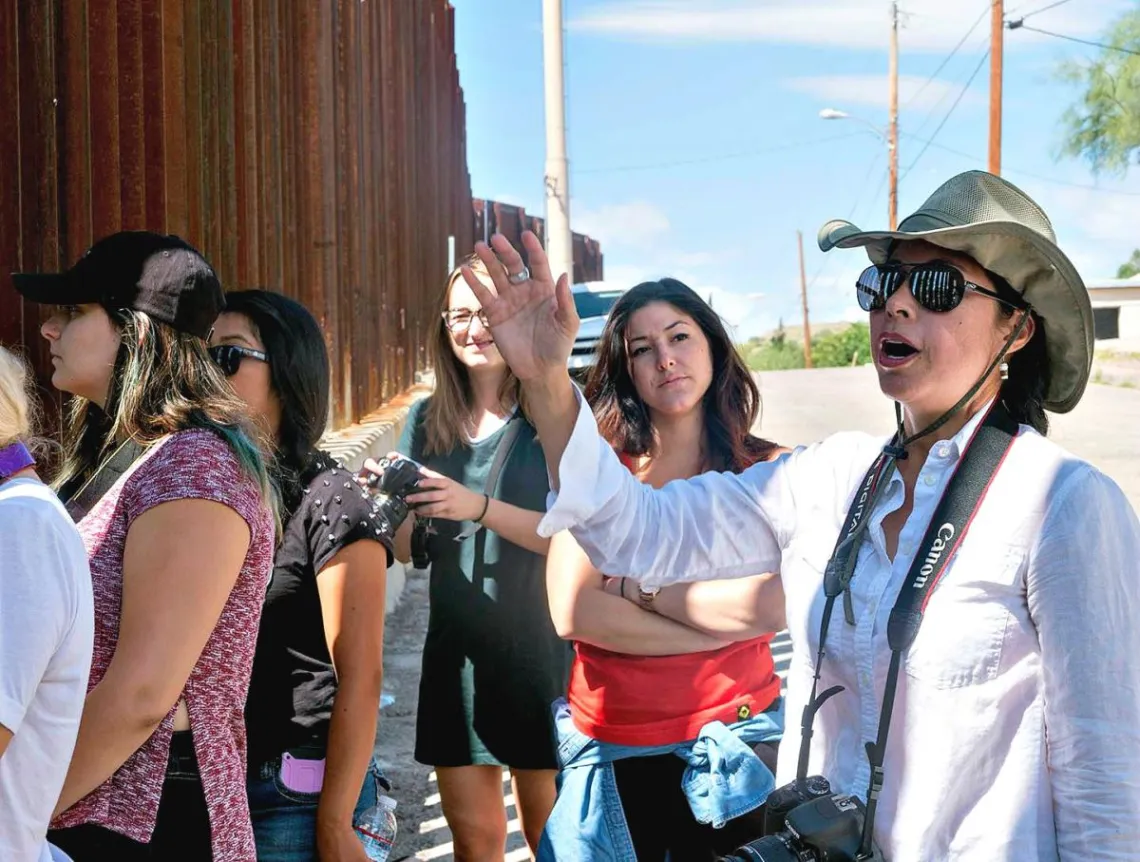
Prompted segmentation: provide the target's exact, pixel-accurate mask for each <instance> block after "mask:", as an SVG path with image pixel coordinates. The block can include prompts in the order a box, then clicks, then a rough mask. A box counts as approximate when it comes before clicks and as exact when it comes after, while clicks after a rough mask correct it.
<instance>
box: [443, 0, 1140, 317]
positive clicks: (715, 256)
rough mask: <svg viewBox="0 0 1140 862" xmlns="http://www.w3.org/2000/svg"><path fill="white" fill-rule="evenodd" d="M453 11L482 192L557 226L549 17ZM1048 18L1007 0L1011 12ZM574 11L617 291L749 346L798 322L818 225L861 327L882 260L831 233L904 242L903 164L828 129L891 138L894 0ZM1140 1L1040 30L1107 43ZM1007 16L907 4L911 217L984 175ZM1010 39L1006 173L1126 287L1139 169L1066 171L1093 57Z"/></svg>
mask: <svg viewBox="0 0 1140 862" xmlns="http://www.w3.org/2000/svg"><path fill="white" fill-rule="evenodd" d="M453 2H454V5H455V7H456V29H457V33H456V43H457V44H456V52H457V54H458V58H459V71H460V80H461V84H462V86H463V88H464V91H465V95H466V101H467V135H468V145H467V146H468V150H467V152H468V165H469V168H470V171H471V182H472V191H473V193H474V194H475V195H476V196H478V197H489V198H493V199H496V200H501V201H506V202H509V203H514V204H518V205H521V206H525V207H526V208H527V210H528V211H529V212H532V213H534V214H538V215H541V214H542V212H543V192H542V188H543V186H542V177H543V166H544V161H545V142H544V113H543V79H542V31H541V27H542V3H541V0H453ZM1049 3H1050V0H1006V7H1007V10H1008V11H1007V17H1009V18H1012V19H1016V18H1018V17H1020V16H1021V15H1025V14H1027V13H1031V12H1034V11H1035V10H1038V9H1041V8H1042V7H1044V6H1047V5H1049ZM563 4H564V12H565V19H566V21H565V24H566V42H565V55H566V56H565V59H566V96H567V126H568V131H567V143H568V150H569V157H570V192H571V221H572V224H573V227H574V229H575V230H577V231H582V232H585V233H589V234H590V235H591V236H594V237H595V238H597V239H598V240H600V241H601V243H602V250H603V252H604V254H605V266H606V281H607V282H611V281H613V282H616V283H617V284H619V285H621V286H630V285H632V284H634V283H636V282H637V281H640V280H643V279H645V278H652V277H658V276H664V275H671V276H674V277H677V278H681V279H682V280H684V281H686V282H687V283H688V284H689V285H691V286H692V287H693V288H695V289H697V290H699V291H700V292H701V293H702V294H703V295H706V296H712V298H713V302H714V305H715V307H716V308H717V309H718V310H719V311H720V312H721V314H722V315H723V316H724V317H725V318H726V320H728V322H729V323H731V324H732V325H733V326H735V327H736V330H737V334H738V336H739V337H741V338H746V337H748V336H751V335H755V334H759V333H763V332H766V331H768V330H770V329H771V328H772V327H774V326H775V325H776V323H777V321H778V320H779V319H781V318H782V319H784V320H785V321H786V322H787V323H789V324H793V323H798V322H799V320H800V305H799V275H798V273H799V269H798V258H797V253H796V231H797V230H802V231H803V233H804V249H805V254H806V257H807V274H808V279H809V283H810V304H811V313H812V319H813V320H815V321H833V320H841V319H852V320H854V319H859V317H860V315H861V313H860V312H859V310H858V306H857V305H856V304H855V301H854V296H853V290H852V287H851V285H852V284H853V283H854V278H855V275H856V274H857V273H858V271H859V270H860V269H861V268H862V267H863V266H865V265H866V260H865V257H863V256H862V255H861V253H859V252H832V253H831V254H829V255H823V254H821V253H820V252H819V251H818V247H817V246H816V242H815V237H816V233H817V231H818V229H819V227H820V225H821V224H823V223H824V222H825V221H827V220H828V219H830V218H835V217H841V218H851V219H852V220H853V221H855V222H856V223H857V224H859V225H861V226H865V227H884V226H886V221H887V192H886V168H887V158H886V147H885V146H884V144H883V143H882V142H881V140H880V139H879V138H878V137H876V136H875V134H874V133H873V132H872V131H870V130H869V129H868V128H866V127H865V126H863V125H861V124H859V123H857V122H854V121H852V120H830V121H827V120H821V119H819V112H820V110H821V109H823V108H828V107H831V108H837V109H841V110H845V111H848V112H849V113H851V114H853V115H858V116H860V117H863V118H865V119H866V120H868V121H870V122H871V123H874V124H877V125H880V126H884V125H885V124H886V121H887V74H886V73H887V38H888V33H889V3H888V2H887V0H563ZM1134 4H1135V0H1069V2H1066V3H1064V4H1062V5H1060V6H1058V7H1057V8H1055V9H1051V10H1048V11H1045V12H1042V13H1041V14H1039V15H1033V16H1032V17H1030V18H1029V19H1028V20H1027V21H1026V24H1027V25H1033V26H1035V27H1037V28H1040V29H1043V30H1050V31H1053V32H1057V33H1063V34H1067V35H1071V36H1075V37H1079V38H1085V39H1094V40H1095V39H1097V38H1098V36H1100V35H1101V33H1102V32H1103V30H1104V28H1105V27H1106V26H1107V25H1108V24H1109V23H1110V22H1111V21H1112V20H1113V19H1114V17H1115V16H1117V15H1118V14H1120V12H1122V11H1124V10H1126V9H1128V8H1130V7H1132V6H1134ZM989 5H990V4H989V0H901V2H900V9H901V11H902V15H903V28H902V29H901V31H900V45H901V48H900V75H901V83H900V95H901V97H900V103H901V105H902V109H901V111H900V120H899V125H900V130H901V140H900V146H899V163H900V172H901V173H902V174H903V176H902V180H901V182H900V186H899V212H900V217H903V216H905V215H906V214H907V213H908V212H910V211H912V210H914V209H915V208H917V207H918V206H919V205H920V204H921V203H922V201H923V200H924V199H925V198H926V197H927V195H929V193H930V192H931V191H933V190H934V188H935V187H937V186H938V185H939V184H940V183H941V182H942V181H943V180H945V179H947V178H948V177H950V176H952V175H953V174H955V173H958V172H959V171H963V170H968V169H970V168H979V167H980V168H984V167H985V165H986V147H987V135H988V94H989V64H988V61H984V62H983V55H984V52H985V51H986V49H987V48H988V47H989V33H990V26H989V24H990V20H989V15H988V12H987V11H986V10H988V8H989ZM976 22H977V26H976V27H974V29H973V30H972V31H971V29H970V28H971V26H972V25H974V24H975V23H976ZM967 33H969V36H968V37H967V38H966V41H965V43H964V44H963V46H962V48H961V49H960V50H959V51H958V52H957V53H956V54H954V55H953V56H952V57H950V59H949V61H948V62H946V63H945V66H944V68H942V70H941V71H940V72H938V75H937V77H933V78H932V77H931V76H932V75H933V73H935V71H936V70H938V67H939V66H940V64H942V63H943V62H944V61H946V60H947V57H948V56H949V55H950V54H951V51H952V49H953V48H954V46H955V45H956V44H958V42H959V41H960V40H962V38H963V37H964V36H967ZM1005 44H1006V56H1005V85H1004V86H1005V100H1004V101H1005V120H1004V133H1005V135H1004V147H1003V165H1002V167H1003V174H1004V175H1005V176H1006V177H1007V178H1009V179H1010V180H1011V181H1013V182H1014V183H1016V184H1018V185H1019V186H1021V187H1022V188H1023V189H1024V190H1025V191H1026V192H1028V193H1029V194H1030V195H1031V196H1032V197H1033V198H1035V199H1036V200H1037V201H1038V203H1040V204H1041V205H1042V206H1043V207H1044V208H1045V210H1046V212H1048V214H1049V215H1050V217H1051V219H1052V221H1053V224H1054V227H1055V228H1056V230H1057V234H1058V237H1059V240H1060V243H1061V246H1062V248H1063V249H1064V250H1065V251H1066V252H1067V253H1068V254H1069V256H1070V257H1072V258H1073V260H1074V262H1075V263H1076V265H1077V267H1078V269H1079V270H1080V271H1081V273H1082V275H1084V277H1085V279H1086V281H1093V280H1096V279H1099V278H1104V277H1111V276H1112V275H1114V274H1115V270H1116V267H1117V266H1118V265H1119V264H1120V263H1122V262H1123V261H1124V260H1126V259H1127V258H1128V256H1129V255H1130V253H1131V251H1132V249H1133V248H1135V247H1137V246H1140V170H1134V171H1133V172H1132V174H1131V175H1130V176H1129V177H1127V178H1123V179H1120V178H1115V177H1104V176H1102V177H1100V178H1097V177H1095V176H1093V175H1092V174H1091V173H1090V171H1089V170H1088V169H1087V168H1086V167H1085V165H1084V164H1083V163H1080V162H1075V161H1071V160H1060V161H1058V160H1057V157H1056V156H1057V152H1058V149H1059V142H1060V139H1061V133H1060V118H1061V115H1062V113H1063V111H1064V109H1065V107H1066V106H1067V105H1068V104H1070V102H1071V101H1072V99H1073V98H1074V92H1073V91H1072V90H1070V89H1068V88H1067V87H1066V86H1065V85H1064V84H1062V83H1060V82H1058V80H1057V78H1056V74H1055V70H1056V67H1057V64H1058V63H1059V62H1060V61H1062V60H1066V59H1080V58H1082V57H1089V56H1092V55H1093V54H1095V49H1090V48H1085V47H1083V46H1081V45H1078V44H1075V43H1072V42H1067V41H1062V40H1060V39H1055V38H1048V37H1045V36H1041V35H1037V34H1034V33H1030V32H1027V31H1025V30H1019V31H1012V32H1011V31H1007V32H1006V43H1005ZM979 64H980V69H979ZM975 70H978V73H977V75H976V77H975V78H974V81H973V83H972V85H971V86H970V87H969V88H967V87H966V86H965V85H966V83H967V81H968V80H969V79H970V77H971V75H972V74H973V73H974V72H975ZM959 97H961V99H960V102H959V104H958V105H957V108H956V109H955V110H954V111H953V112H952V113H948V112H949V110H950V107H951V105H952V104H953V103H954V102H955V100H957V99H959ZM947 116H948V117H949V118H948V119H946V121H945V123H944V125H942V128H941V130H940V131H938V134H937V135H936V136H935V137H933V139H932V138H931V136H932V135H934V132H935V131H936V130H937V129H938V126H939V125H940V124H941V123H943V120H944V119H945V118H947ZM931 139H932V140H933V143H932V144H931V145H930V146H928V147H926V151H925V152H924V153H922V154H921V158H918V157H919V156H920V151H922V150H923V148H924V146H925V144H924V141H925V140H931ZM954 151H957V152H954ZM916 158H918V161H917V162H915V159H916ZM912 163H914V167H913V169H909V168H910V166H911V164H912Z"/></svg>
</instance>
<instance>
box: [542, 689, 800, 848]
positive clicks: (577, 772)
mask: <svg viewBox="0 0 1140 862" xmlns="http://www.w3.org/2000/svg"><path fill="white" fill-rule="evenodd" d="M554 723H555V726H556V728H557V731H558V743H559V744H558V760H559V762H560V763H561V765H562V771H561V772H560V773H559V776H558V799H557V801H556V802H555V803H554V810H553V811H552V812H551V813H550V817H549V819H548V820H547V821H546V828H545V830H543V833H542V841H541V842H540V844H539V847H538V860H539V862H563V860H567V862H569V860H574V862H577V860H587V859H588V860H590V862H626V860H630V859H636V858H637V856H636V853H635V852H634V847H633V839H632V838H631V836H630V833H629V828H628V826H627V824H626V821H625V811H624V809H623V808H622V804H621V799H620V797H619V793H618V788H617V782H616V780H615V778H614V770H613V764H614V762H615V761H618V760H623V759H625V758H629V757H648V756H651V755H658V754H668V753H672V754H675V755H676V756H678V757H680V758H681V759H682V760H683V761H685V763H686V764H687V765H686V768H685V771H684V774H683V777H682V779H681V789H682V791H683V792H684V794H685V797H686V799H687V800H688V803H689V808H690V809H691V811H692V814H693V818H694V819H695V820H696V821H697V822H698V823H707V824H710V825H711V826H712V827H713V828H716V829H720V828H723V827H724V825H725V824H726V823H728V822H729V821H730V820H733V819H734V818H736V817H740V816H742V815H744V814H747V813H748V812H750V811H753V810H754V809H756V808H759V807H760V806H761V805H763V804H764V800H766V799H767V798H768V794H769V793H771V792H772V790H773V788H774V787H775V784H776V779H775V776H773V775H772V773H771V772H770V771H769V769H768V767H767V766H765V765H764V764H763V762H761V760H760V758H759V757H757V756H756V754H755V753H754V752H753V750H752V749H751V748H750V747H749V743H754V742H766V741H770V740H775V739H779V738H780V737H781V736H782V735H783V728H784V703H783V699H780V700H778V701H777V702H776V703H775V704H773V706H772V707H770V708H769V710H768V711H767V712H763V713H761V714H760V715H756V716H753V717H752V718H749V719H746V720H744V721H739V722H736V723H735V724H732V725H730V726H726V725H724V724H722V723H721V722H719V721H712V722H709V723H708V724H706V725H705V726H704V727H702V728H701V731H700V733H699V734H698V735H697V738H696V739H692V740H689V741H687V742H684V743H681V744H679V745H661V746H644V747H643V746H628V745H613V744H610V743H605V742H600V741H598V740H596V739H591V738H590V737H588V736H586V735H585V734H583V733H581V732H580V731H579V730H578V729H577V728H576V727H575V726H574V722H573V719H572V718H571V715H570V707H569V706H568V705H567V704H566V701H565V700H559V701H558V702H557V703H555V704H554Z"/></svg>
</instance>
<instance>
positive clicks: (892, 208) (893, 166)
mask: <svg viewBox="0 0 1140 862" xmlns="http://www.w3.org/2000/svg"><path fill="white" fill-rule="evenodd" d="M890 97H891V102H890V121H889V124H888V127H887V150H888V157H889V158H890V192H889V194H890V197H889V203H888V205H887V216H888V221H889V222H890V226H891V230H894V229H895V228H897V227H898V224H899V4H898V2H897V0H892V2H891V51H890Z"/></svg>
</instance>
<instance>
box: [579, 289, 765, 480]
mask: <svg viewBox="0 0 1140 862" xmlns="http://www.w3.org/2000/svg"><path fill="white" fill-rule="evenodd" d="M653 302H664V303H667V304H669V305H671V306H673V307H674V308H676V309H677V310H678V311H680V312H681V313H683V314H687V315H688V316H689V317H691V318H692V319H693V320H694V321H695V322H696V324H697V326H699V327H700V328H701V331H702V332H703V333H704V334H705V338H707V339H708V342H709V349H710V351H711V353H712V384H711V385H710V386H709V388H708V390H707V391H706V392H705V395H704V408H705V426H706V429H707V435H708V443H709V452H708V457H709V461H710V463H711V464H712V465H713V466H714V468H716V469H721V470H731V471H732V472H734V473H739V472H740V471H741V470H744V469H747V468H748V467H750V466H752V465H753V464H754V463H756V462H757V461H763V460H767V459H768V458H770V457H771V456H772V454H773V453H774V452H775V450H776V449H777V448H779V447H778V446H777V445H776V444H775V443H771V442H769V441H767V440H761V439H760V438H759V437H754V436H753V435H752V433H751V428H752V426H753V424H755V422H756V419H757V417H758V416H759V415H760V390H759V389H757V388H756V382H755V381H754V380H753V379H752V375H751V374H750V373H749V371H748V368H747V366H745V364H744V361H743V360H742V359H741V358H740V354H739V353H737V352H736V348H735V346H734V345H733V343H732V339H731V338H730V337H729V335H728V331H727V330H726V329H725V328H724V323H723V322H722V321H721V319H720V317H719V316H718V315H717V313H716V312H715V311H713V310H712V308H711V307H710V306H709V304H708V303H707V302H705V301H704V300H703V299H701V298H700V296H698V295H697V294H696V293H695V292H694V291H693V290H692V289H691V288H690V287H688V286H687V285H686V284H684V283H683V282H680V281H677V279H675V278H663V279H661V280H660V281H647V282H643V283H642V284H639V285H637V286H636V287H633V288H631V289H630V290H628V291H626V292H625V293H624V294H622V296H621V298H620V299H618V301H617V302H616V303H614V306H613V308H612V309H611V310H610V316H609V319H608V320H607V321H606V326H605V329H604V330H602V336H601V340H600V341H599V342H598V356H597V364H595V365H594V367H593V369H592V370H591V372H590V376H589V378H588V379H587V381H586V400H587V401H588V402H589V404H590V406H591V407H592V408H593V410H594V416H595V417H596V419H597V422H598V430H599V431H600V432H601V435H602V437H604V438H605V439H606V441H607V442H608V443H609V444H610V445H611V446H613V447H614V448H615V449H617V450H618V451H619V452H621V453H623V454H626V455H633V456H641V455H646V454H648V453H649V451H650V449H651V448H652V446H653V426H652V424H651V423H650V421H649V411H648V410H647V409H646V407H645V402H644V401H642V400H641V397H640V396H639V395H638V394H637V387H635V386H634V384H633V378H632V377H631V376H630V373H629V359H628V357H627V353H626V344H625V338H626V330H627V328H628V327H629V321H630V319H631V318H632V317H633V315H634V313H635V312H637V311H638V310H640V309H642V308H644V307H645V306H647V305H649V304H650V303H653Z"/></svg>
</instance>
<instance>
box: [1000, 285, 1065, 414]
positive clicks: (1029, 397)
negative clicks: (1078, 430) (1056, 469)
mask: <svg viewBox="0 0 1140 862" xmlns="http://www.w3.org/2000/svg"><path fill="white" fill-rule="evenodd" d="M986 275H988V276H989V277H990V281H992V282H993V284H994V289H995V290H996V291H997V293H998V294H999V295H1001V296H1004V297H1008V298H1009V304H1007V303H1004V302H1000V303H998V309H999V314H1001V316H1002V317H1004V318H1006V319H1009V318H1012V317H1014V316H1016V317H1017V320H1018V322H1019V323H1020V321H1021V315H1023V314H1025V313H1026V311H1028V312H1029V315H1030V317H1031V318H1032V320H1033V335H1031V336H1030V338H1029V341H1028V342H1027V343H1026V344H1025V346H1024V347H1022V348H1021V350H1019V351H1017V352H1016V353H1011V354H1008V355H1007V356H1006V360H1005V361H1006V362H1008V363H1009V379H1008V380H1003V381H1002V384H1001V391H1000V393H999V396H1000V398H1001V402H1002V404H1004V405H1005V409H1006V410H1008V411H1009V415H1010V416H1012V417H1013V419H1014V420H1015V421H1017V422H1018V423H1020V424H1022V425H1028V426H1029V427H1030V428H1032V429H1034V430H1035V431H1037V432H1038V433H1039V434H1041V435H1042V436H1044V435H1046V434H1048V433H1049V416H1048V414H1046V413H1045V396H1046V394H1047V393H1048V392H1049V383H1050V380H1051V378H1052V369H1051V368H1050V366H1049V351H1048V348H1047V346H1046V343H1045V321H1044V320H1043V319H1042V317H1041V315H1039V314H1038V313H1037V312H1036V311H1034V310H1033V309H1032V308H1030V307H1029V306H1028V305H1026V304H1025V299H1024V297H1022V295H1021V294H1020V293H1018V292H1017V291H1016V290H1014V288H1013V287H1012V286H1011V285H1010V283H1009V282H1008V281H1006V280H1005V279H1004V278H1002V277H1001V276H1000V275H998V274H997V273H994V272H990V271H989V270H986Z"/></svg>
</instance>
